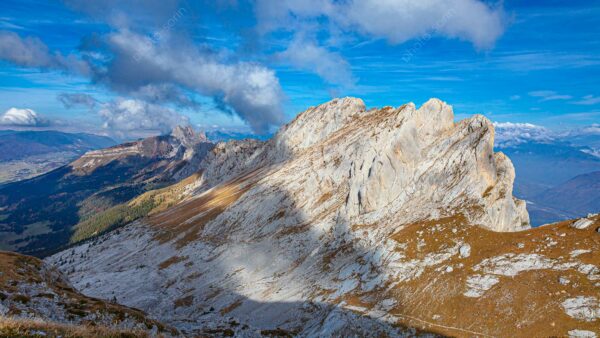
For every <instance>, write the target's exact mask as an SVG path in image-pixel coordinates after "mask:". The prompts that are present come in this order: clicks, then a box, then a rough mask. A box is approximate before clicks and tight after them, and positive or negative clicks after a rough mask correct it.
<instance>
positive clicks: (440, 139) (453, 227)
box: [48, 98, 600, 337]
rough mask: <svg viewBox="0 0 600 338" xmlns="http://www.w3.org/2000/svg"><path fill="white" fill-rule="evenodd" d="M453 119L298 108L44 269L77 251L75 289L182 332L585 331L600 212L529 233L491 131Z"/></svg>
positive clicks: (593, 302) (357, 106)
mask: <svg viewBox="0 0 600 338" xmlns="http://www.w3.org/2000/svg"><path fill="white" fill-rule="evenodd" d="M452 115H453V113H452V109H451V107H450V106H448V105H447V104H445V103H443V102H441V101H439V100H435V99H434V100H430V101H429V102H427V103H425V104H424V105H423V106H422V107H421V108H419V109H416V107H415V106H414V105H413V104H407V105H404V106H401V107H398V108H392V107H384V108H381V109H371V110H366V109H365V107H364V104H363V103H362V101H360V100H358V99H352V98H346V99H338V100H334V101H331V102H329V103H326V104H323V105H321V106H318V107H313V108H310V109H308V110H307V111H306V112H304V113H302V114H300V115H299V116H298V117H297V118H296V119H295V120H294V121H292V122H291V123H290V124H288V125H287V126H285V127H283V128H282V129H281V130H280V132H279V133H277V134H276V135H275V137H274V138H272V139H271V140H268V141H266V142H260V141H234V142H228V143H220V144H218V145H217V146H216V147H215V148H214V149H213V150H212V151H211V152H210V153H209V154H208V155H207V156H206V157H205V158H204V159H203V160H202V161H201V163H200V169H201V174H200V175H199V176H198V178H197V179H196V181H195V182H190V184H189V187H188V189H183V191H185V193H184V195H185V196H187V197H184V198H183V200H182V201H181V202H180V203H178V204H176V205H174V206H172V207H170V208H168V209H166V210H164V211H162V212H160V213H157V214H153V215H151V216H150V217H148V218H146V219H142V220H139V221H136V222H134V223H132V224H130V225H128V226H125V227H124V228H122V229H120V230H119V232H118V233H115V232H112V233H108V234H106V235H104V236H101V237H100V238H98V239H97V240H95V241H92V242H88V243H86V244H83V245H80V246H77V247H75V248H73V249H71V250H70V251H66V252H63V253H60V254H57V255H55V256H52V257H50V258H48V262H50V263H56V262H58V261H65V258H66V257H69V256H72V257H75V259H74V261H73V262H68V263H66V264H64V266H62V267H61V269H62V270H63V271H65V273H67V275H68V277H69V278H70V279H71V281H72V282H73V283H74V285H75V286H76V287H77V288H78V289H79V290H81V291H82V292H84V293H85V294H88V295H91V296H98V297H101V296H103V295H104V296H105V297H106V296H107V295H108V296H110V297H112V296H114V297H116V298H117V300H118V301H119V302H121V303H123V304H126V305H129V306H134V307H138V308H141V309H144V310H146V311H148V312H149V314H150V315H151V316H153V317H154V318H158V319H160V320H163V321H165V322H166V323H168V324H171V325H173V326H175V327H177V328H179V329H181V330H182V331H183V332H185V333H186V334H205V333H206V332H209V331H210V330H225V329H226V330H232V331H233V332H234V333H235V334H236V335H239V336H250V337H251V336H258V335H260V334H262V333H264V332H275V331H276V332H279V333H284V334H298V335H300V336H340V335H366V336H377V335H389V336H411V335H415V334H419V333H425V332H430V333H431V332H433V333H438V334H443V335H450V336H473V335H476V336H524V337H526V336H531V335H559V336H563V335H564V336H567V335H571V336H577V335H580V336H581V335H591V336H593V335H596V334H598V332H597V331H598V330H597V323H598V320H599V319H600V318H598V316H597V313H599V312H598V306H599V305H598V301H599V300H598V297H597V294H598V290H599V288H600V282H599V280H600V277H599V271H600V268H599V266H600V260H599V259H600V257H599V256H598V255H597V252H598V249H599V247H598V245H599V242H598V236H600V234H598V228H599V227H600V222H599V219H598V216H595V215H591V216H590V219H589V220H585V221H582V222H576V223H575V222H573V221H568V222H563V223H559V224H555V225H550V226H545V227H542V228H537V229H530V228H529V226H528V217H527V212H526V210H525V205H524V202H522V201H519V200H516V199H514V198H513V197H512V183H513V179H514V170H513V168H512V165H511V163H510V160H509V159H508V158H507V157H506V156H504V155H503V154H501V153H494V152H493V148H492V144H493V135H494V131H493V126H492V125H491V124H490V123H489V121H488V120H487V119H485V118H484V117H481V116H474V117H472V118H470V119H466V120H463V121H459V122H454V121H453V116H452ZM139 280H144V281H145V282H144V283H138V282H137V281H139ZM482 313H486V314H487V315H486V316H481V314H482ZM207 330H208V331H207ZM211 332H212V331H211Z"/></svg>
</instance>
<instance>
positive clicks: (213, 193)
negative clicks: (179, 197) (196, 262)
mask: <svg viewBox="0 0 600 338" xmlns="http://www.w3.org/2000/svg"><path fill="white" fill-rule="evenodd" d="M256 175H257V172H256V171H255V172H252V173H249V174H247V175H243V176H241V177H239V178H236V179H234V180H232V181H229V182H227V183H224V184H222V185H219V186H217V187H215V188H213V189H211V190H209V191H207V192H205V193H203V194H202V195H200V197H198V198H194V199H192V200H189V201H184V202H182V203H179V204H177V205H176V206H174V207H172V208H170V209H168V210H166V211H164V212H162V213H159V214H156V215H154V216H152V217H150V218H149V219H148V222H149V223H150V224H151V225H152V226H153V227H155V228H156V229H158V230H159V231H158V232H157V234H156V236H155V239H157V240H158V241H159V242H160V243H166V242H168V241H170V240H173V239H174V238H176V237H177V236H179V235H180V234H184V235H183V236H182V237H181V238H179V239H178V240H177V241H176V242H175V244H176V247H177V248H182V247H184V246H186V245H187V244H189V243H191V242H194V241H196V240H197V239H198V238H199V236H200V233H201V232H202V230H203V229H204V226H205V225H206V224H207V223H208V222H210V221H212V220H213V219H215V218H216V217H217V216H218V215H220V214H221V213H222V212H223V211H225V209H226V208H227V207H228V206H230V205H231V204H233V203H234V202H235V201H237V200H238V198H240V196H242V195H243V194H244V193H245V192H246V191H248V190H249V189H250V188H251V187H252V186H253V184H252V182H253V179H254V178H256Z"/></svg>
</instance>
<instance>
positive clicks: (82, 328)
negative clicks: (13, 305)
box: [0, 317, 148, 338]
mask: <svg viewBox="0 0 600 338" xmlns="http://www.w3.org/2000/svg"><path fill="white" fill-rule="evenodd" d="M0 337H6V338H21V337H63V338H76V337H77V338H92V337H105V338H108V337H121V338H129V337H131V338H137V337H148V334H147V333H146V332H144V331H141V330H120V329H115V328H109V327H106V326H100V325H93V326H92V325H66V324H60V323H55V322H48V321H41V320H31V319H9V318H4V317H0Z"/></svg>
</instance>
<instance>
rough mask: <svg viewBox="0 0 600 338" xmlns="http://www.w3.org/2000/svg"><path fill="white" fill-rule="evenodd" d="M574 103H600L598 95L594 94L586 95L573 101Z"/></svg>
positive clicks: (589, 104) (586, 104)
mask: <svg viewBox="0 0 600 338" xmlns="http://www.w3.org/2000/svg"><path fill="white" fill-rule="evenodd" d="M573 103H574V104H579V105H585V106H591V105H595V104H598V103H600V97H598V96H594V95H586V96H584V97H583V99H581V100H579V101H576V102H573Z"/></svg>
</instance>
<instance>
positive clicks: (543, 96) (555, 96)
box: [529, 90, 573, 101]
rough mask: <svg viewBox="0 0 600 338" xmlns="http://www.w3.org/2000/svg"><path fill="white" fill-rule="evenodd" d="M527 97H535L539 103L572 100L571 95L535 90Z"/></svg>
mask: <svg viewBox="0 0 600 338" xmlns="http://www.w3.org/2000/svg"><path fill="white" fill-rule="evenodd" d="M529 96H531V97H537V98H539V99H540V101H556V100H570V99H572V98H573V97H572V96H571V95H564V94H559V93H557V92H555V91H552V90H536V91H533V92H529Z"/></svg>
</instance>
